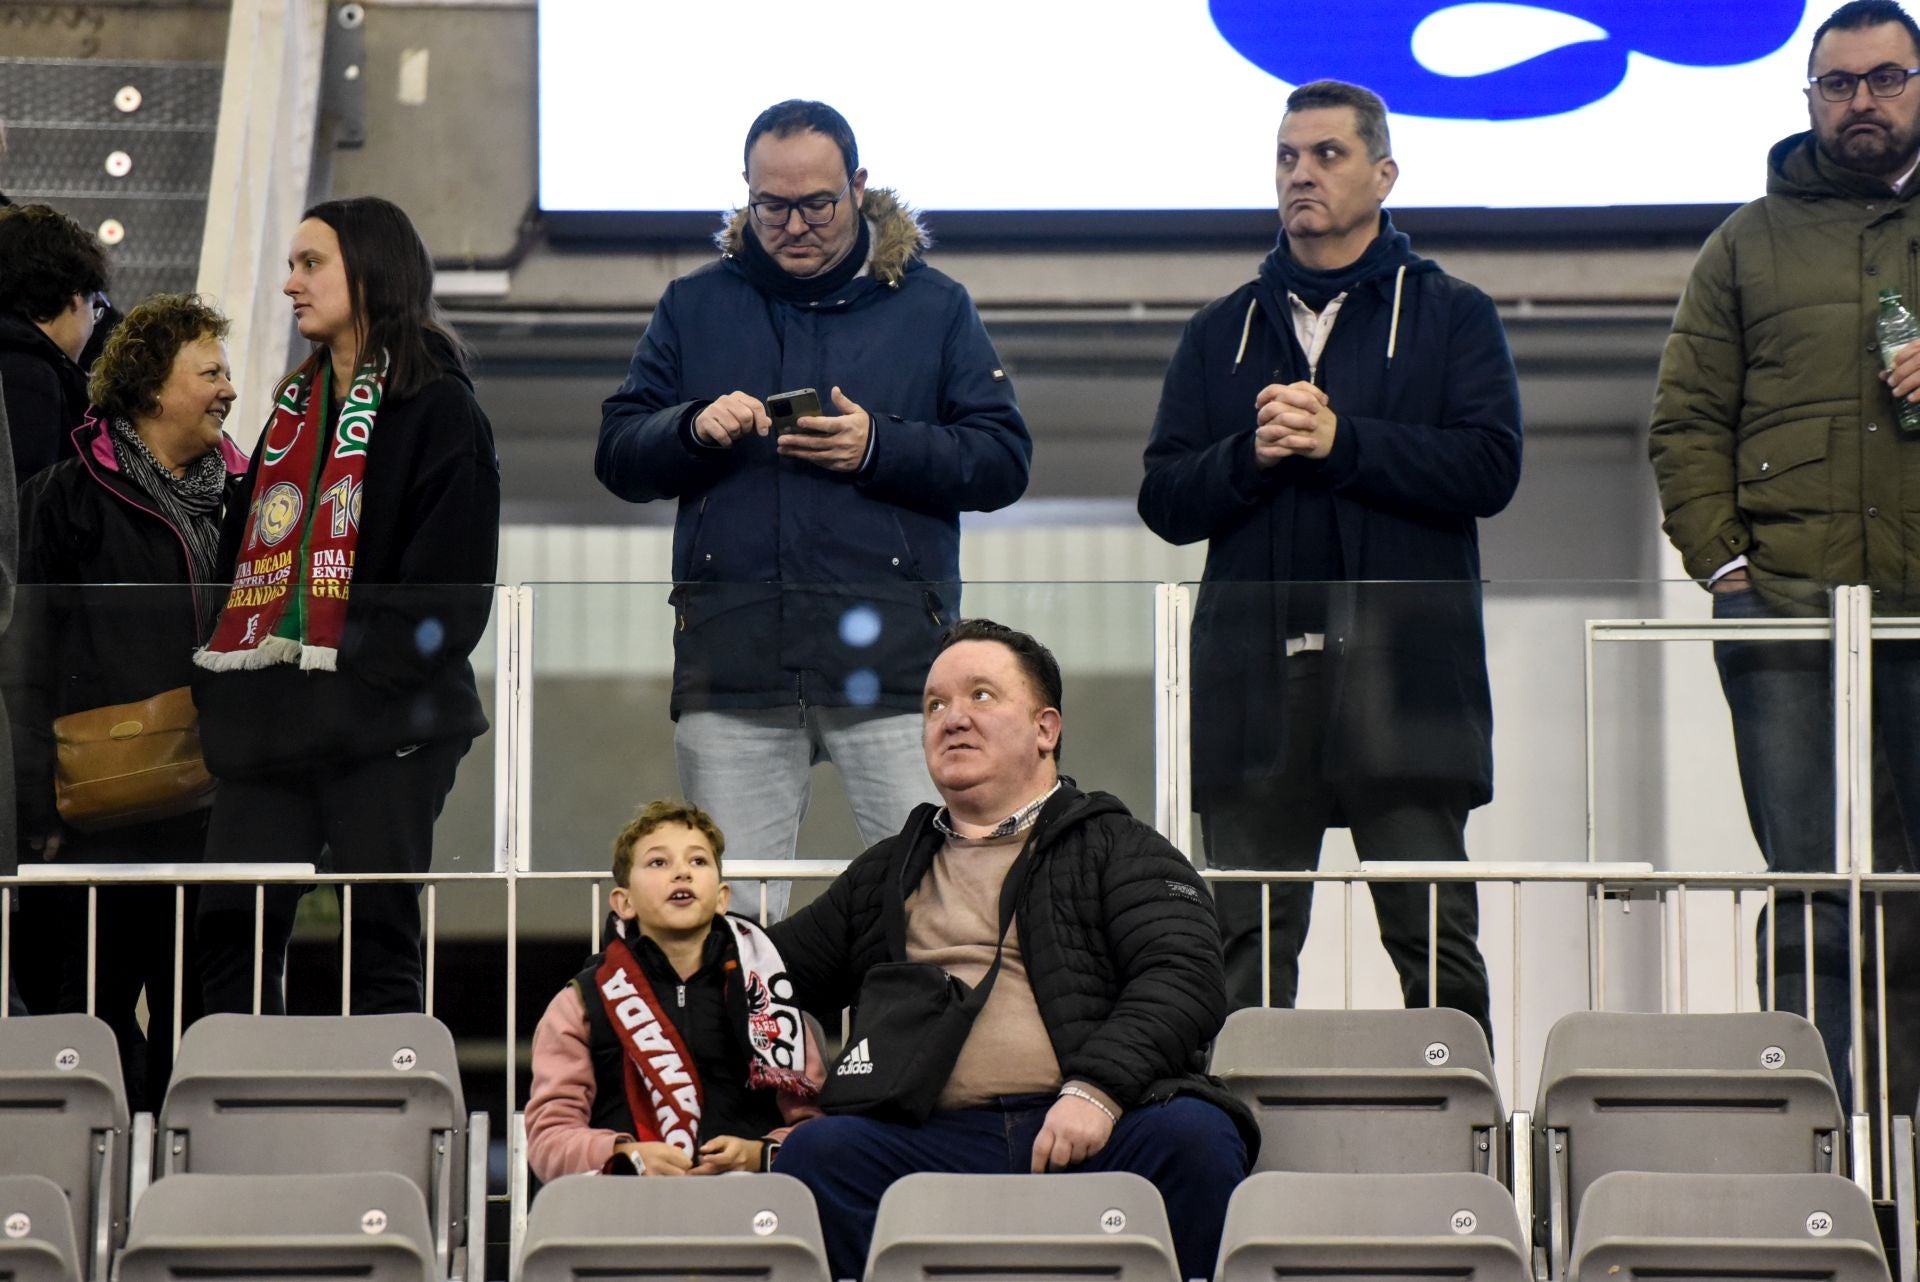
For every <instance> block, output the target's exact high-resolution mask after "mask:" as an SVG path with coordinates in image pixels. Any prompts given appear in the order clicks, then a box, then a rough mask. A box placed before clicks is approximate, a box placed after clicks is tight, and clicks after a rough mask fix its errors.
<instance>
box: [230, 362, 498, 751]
mask: <svg viewBox="0 0 1920 1282" xmlns="http://www.w3.org/2000/svg"><path fill="white" fill-rule="evenodd" d="M263 452H264V451H256V452H255V454H254V457H253V464H252V467H251V468H250V470H249V471H248V472H247V478H246V485H245V488H244V490H243V491H242V493H241V497H240V501H239V502H238V503H235V504H233V505H232V506H231V507H230V508H229V509H228V513H227V522H226V527H225V529H224V531H223V532H222V535H221V540H220V564H221V567H222V573H223V574H224V575H225V576H227V578H228V579H229V580H231V576H232V573H233V566H234V563H235V561H236V560H238V558H239V553H240V545H241V543H242V541H243V538H242V536H243V535H244V534H245V532H246V523H247V522H248V521H249V520H251V519H252V511H251V508H252V499H253V490H254V486H255V484H256V483H257V481H258V479H259V475H260V459H261V454H262V453H263ZM499 544H500V463H499V459H498V457H497V456H496V455H495V453H494V445H493V427H492V425H491V424H489V423H488V422H487V416H486V415H485V414H484V413H483V412H482V411H481V409H480V406H479V404H478V402H476V401H475V400H474V398H473V384H472V382H471V381H470V380H469V379H468V378H467V377H466V376H465V375H464V374H461V373H458V372H457V371H455V370H453V369H451V368H447V369H445V370H443V372H442V374H441V376H440V377H439V378H438V379H437V380H436V381H434V382H433V383H430V384H428V385H427V387H426V388H424V389H423V390H421V391H420V392H418V393H417V394H415V395H413V396H408V397H404V398H402V397H389V398H387V399H386V400H384V401H382V403H381V405H380V411H379V415H378V417H377V418H376V419H375V421H374V427H373V439H372V445H371V448H370V451H369V453H368V455H367V473H366V482H365V488H364V490H363V492H362V497H361V507H360V534H359V541H358V543H357V545H356V547H355V551H354V568H353V586H352V590H351V595H350V596H349V598H348V604H347V621H346V626H345V629H344V632H343V635H342V637H341V640H340V657H339V668H338V670H337V671H334V672H324V671H303V670H301V669H300V668H299V667H298V666H297V665H294V664H284V663H283V664H275V665H274V666H272V667H267V668H258V669H253V670H249V671H229V672H211V671H208V670H207V669H205V668H195V669H194V682H193V697H194V702H195V703H197V704H198V705H199V708H200V741H201V745H202V747H203V748H204V749H205V751H206V756H207V768H208V769H209V770H211V771H212V772H213V773H214V774H216V775H218V776H220V777H222V778H234V777H244V776H246V775H251V774H260V773H267V772H274V771H284V770H292V769H300V768H303V767H305V766H309V765H315V764H322V763H332V762H343V761H356V760H365V759H367V758H369V757H378V756H383V755H385V754H388V753H391V752H393V751H395V750H396V749H399V748H403V747H406V746H408V745H411V744H418V743H426V742H430V741H433V740H437V739H467V740H471V739H473V738H474V737H476V736H478V735H479V734H481V733H482V732H483V731H485V730H486V728H487V719H486V715H485V713H484V712H483V711H482V710H481V706H480V693H479V690H478V689H477V688H476V686H475V685H474V679H473V665H472V664H471V663H469V662H468V659H467V656H468V655H470V654H471V653H472V652H473V647H474V646H475V645H477V644H478V643H479V641H480V634H481V633H482V632H484V631H485V630H486V626H487V618H488V615H489V614H490V613H491V612H492V606H493V588H492V584H493V580H494V571H495V559H496V556H497V554H498V550H499Z"/></svg>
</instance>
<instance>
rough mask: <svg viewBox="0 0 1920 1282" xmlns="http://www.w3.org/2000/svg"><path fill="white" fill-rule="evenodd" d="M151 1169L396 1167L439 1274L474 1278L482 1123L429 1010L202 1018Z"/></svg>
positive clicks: (482, 1187) (177, 1077) (280, 1171)
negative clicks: (408, 1183)
mask: <svg viewBox="0 0 1920 1282" xmlns="http://www.w3.org/2000/svg"><path fill="white" fill-rule="evenodd" d="M159 1148H160V1174H161V1176H162V1178H161V1179H160V1180H158V1181H157V1182H156V1185H155V1186H156V1187H158V1184H160V1183H164V1182H165V1178H166V1177H170V1176H173V1175H176V1174H181V1173H189V1172H191V1173H197V1174H202V1175H292V1174H315V1175H318V1174H349V1173H353V1172H358V1171H393V1172H397V1173H398V1174H401V1175H404V1176H406V1177H407V1178H409V1179H411V1180H412V1181H413V1182H414V1183H415V1184H416V1185H417V1186H418V1187H419V1189H420V1192H421V1195H422V1196H423V1197H424V1198H425V1199H426V1204H427V1213H428V1217H429V1220H430V1222H431V1223H432V1225H433V1230H434V1236H433V1241H434V1255H435V1258H436V1259H437V1260H438V1262H439V1265H440V1271H441V1273H442V1274H443V1275H444V1274H447V1273H449V1272H450V1273H452V1274H453V1275H454V1276H460V1277H465V1276H476V1277H477V1276H478V1275H479V1273H480V1272H481V1270H480V1269H479V1268H478V1267H477V1266H478V1264H479V1257H480V1256H481V1255H482V1254H483V1252H481V1251H480V1250H478V1249H476V1250H473V1251H472V1252H471V1255H472V1257H473V1264H474V1266H475V1267H473V1268H471V1269H468V1268H466V1267H465V1264H466V1261H465V1260H464V1259H462V1258H461V1257H462V1253H461V1251H460V1249H459V1248H460V1246H461V1244H462V1242H463V1240H465V1237H464V1236H463V1233H464V1229H465V1226H466V1225H467V1223H468V1222H469V1221H472V1222H473V1229H472V1233H471V1239H472V1241H473V1242H474V1243H475V1244H476V1245H477V1244H478V1243H479V1242H480V1241H481V1239H482V1238H483V1237H484V1235H485V1234H484V1225H485V1223H486V1221H485V1210H486V1206H485V1195H486V1180H485V1177H484V1172H485V1161H486V1148H487V1121H486V1115H485V1114H484V1113H476V1114H473V1115H472V1117H468V1116H467V1114H466V1111H465V1104H464V1101H463V1098H462V1095H461V1091H460V1071H459V1065H458V1063H457V1062H456V1061H455V1058H454V1050H453V1036H452V1034H450V1033H449V1032H448V1031H447V1028H446V1025H444V1024H442V1023H441V1022H440V1021H439V1020H437V1019H434V1018H433V1017H432V1016H429V1015H352V1016H344V1015H341V1016H286V1015H209V1016H207V1017H206V1018H205V1019H202V1020H200V1021H199V1022H198V1023H196V1024H194V1025H193V1026H192V1027H191V1028H189V1029H187V1032H186V1035H185V1037H183V1038H182V1039H181V1043H180V1054H179V1057H178V1058H177V1060H176V1061H175V1064H174V1069H173V1083H172V1085H171V1086H170V1087H169V1088H168V1090H167V1099H166V1103H165V1104H164V1105H163V1106H162V1108H161V1113H160V1136H159Z"/></svg>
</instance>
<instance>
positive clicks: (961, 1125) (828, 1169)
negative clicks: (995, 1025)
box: [773, 1095, 1247, 1278]
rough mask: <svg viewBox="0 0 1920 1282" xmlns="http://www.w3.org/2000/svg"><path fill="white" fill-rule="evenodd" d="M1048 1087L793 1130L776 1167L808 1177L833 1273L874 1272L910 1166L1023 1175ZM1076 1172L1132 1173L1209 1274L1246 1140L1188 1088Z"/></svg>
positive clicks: (1184, 1268)
mask: <svg viewBox="0 0 1920 1282" xmlns="http://www.w3.org/2000/svg"><path fill="white" fill-rule="evenodd" d="M1053 1102H1054V1097H1053V1096H1051V1095H1010V1096H1006V1097H1004V1098H1002V1099H1001V1100H1000V1101H999V1102H998V1104H997V1106H993V1107H988V1108H967V1109H956V1110H954V1111H952V1112H946V1113H935V1114H934V1115H933V1116H932V1117H930V1118H928V1119H927V1120H926V1122H925V1123H923V1124H922V1125H919V1126H908V1125H904V1124H901V1123H896V1122H876V1121H874V1120H872V1119H870V1118H865V1117H816V1118H814V1119H813V1120H811V1121H808V1122H804V1123H802V1124H801V1125H799V1126H797V1127H795V1128H794V1130H793V1133H792V1135H790V1136H789V1137H788V1139H787V1142H786V1143H785V1144H783V1145H781V1147H780V1152H779V1154H778V1155H777V1156H776V1157H775V1159H774V1164H773V1168H774V1170H776V1171H779V1172H781V1173H782V1174H785V1175H791V1176H794V1177H795V1178H797V1179H798V1180H800V1182H801V1183H803V1184H805V1185H806V1186H807V1187H808V1188H809V1189H811V1190H812V1191H813V1200H814V1201H815V1202H816V1203H817V1204H818V1205H819V1207H820V1229H821V1233H822V1234H823V1235H824V1236H825V1238H826V1242H827V1264H828V1265H829V1266H830V1268H831V1270H832V1274H833V1276H834V1277H835V1278H858V1277H860V1276H862V1275H863V1274H864V1272H865V1270H866V1264H867V1249H868V1247H869V1246H870V1245H871V1244H872V1242H873V1222H874V1218H875V1216H876V1215H877V1214H878V1212H879V1208H880V1197H881V1195H882V1194H883V1193H885V1192H886V1191H887V1187H888V1186H889V1185H890V1184H892V1183H893V1182H894V1181H895V1180H897V1179H899V1178H900V1177H901V1176H903V1175H913V1174H916V1173H918V1172H921V1171H943V1172H947V1173H950V1174H959V1175H1024V1174H1026V1173H1027V1172H1028V1171H1030V1170H1032V1169H1033V1141H1034V1139H1035V1137H1036V1136H1038V1135H1039V1134H1040V1128H1041V1126H1042V1125H1044V1124H1045V1121H1046V1116H1047V1110H1048V1109H1049V1108H1051V1107H1052V1106H1053ZM1072 1169H1073V1170H1076V1171H1131V1172H1133V1173H1134V1174H1136V1175H1140V1176H1143V1177H1145V1178H1146V1179H1147V1180H1149V1181H1151V1182H1152V1183H1153V1185H1154V1187H1156V1188H1158V1189H1159V1190H1160V1198H1161V1200H1162V1201H1163V1202H1165V1203H1166V1207H1167V1223H1168V1224H1169V1225H1170V1226H1171V1228H1172V1230H1173V1246H1174V1253H1175V1254H1176V1255H1178V1256H1179V1259H1180V1276H1181V1277H1183V1278H1209V1277H1212V1276H1213V1266H1214V1263H1215V1260H1216V1258H1217V1257H1218V1256H1219V1254H1220V1230H1221V1228H1222V1227H1223V1226H1224V1224H1225V1223H1226V1218H1227V1199H1228V1198H1230V1197H1232V1196H1233V1190H1234V1188H1235V1186H1237V1185H1238V1184H1239V1183H1240V1181H1241V1180H1242V1179H1244V1178H1245V1177H1246V1174H1247V1149H1246V1145H1245V1143H1244V1142H1242V1140H1241V1139H1240V1132H1239V1131H1238V1130H1236V1129H1235V1128H1234V1125H1233V1119H1232V1118H1230V1117H1228V1116H1227V1115H1226V1113H1225V1112H1223V1111H1221V1110H1220V1109H1219V1108H1216V1107H1215V1106H1214V1105H1212V1104H1209V1103H1207V1102H1206V1101H1205V1100H1201V1099H1195V1098H1193V1097H1191V1096H1185V1095H1183V1096H1180V1097H1178V1098H1176V1099H1172V1100H1168V1101H1166V1102H1165V1103H1161V1104H1145V1105H1142V1106H1140V1107H1139V1108H1134V1109H1129V1110H1128V1111H1127V1112H1125V1113H1122V1114H1121V1115H1120V1124H1119V1125H1118V1126H1116V1127H1114V1129H1113V1134H1112V1135H1111V1136H1110V1137H1109V1138H1108V1140H1107V1144H1106V1147H1105V1148H1103V1149H1101V1150H1100V1151H1099V1152H1098V1153H1095V1154H1094V1155H1093V1156H1092V1157H1091V1158H1088V1159H1087V1160H1086V1161H1085V1162H1083V1163H1081V1164H1080V1165H1079V1166H1076V1167H1074V1168H1072Z"/></svg>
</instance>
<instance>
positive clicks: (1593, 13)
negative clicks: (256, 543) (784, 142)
mask: <svg viewBox="0 0 1920 1282" xmlns="http://www.w3.org/2000/svg"><path fill="white" fill-rule="evenodd" d="M1837 2H1838V0H1817V3H1815V4H1813V5H1806V4H1803V3H1800V0H1684V2H1683V0H1557V2H1556V3H1553V4H1550V5H1548V4H1542V5H1524V4H1488V3H1467V4H1453V5H1446V4H1434V3H1432V2H1431V0H1348V2H1347V3H1333V2H1332V0H1140V2H1139V3H1137V4H1113V3H1108V4H1080V3H1068V2H1067V0H966V3H934V2H931V0H831V2H829V3H801V2H798V0H786V2H783V3H765V2H763V0H725V2H724V3H717V4H716V3H708V2H705V0H701V2H694V0H539V4H540V7H539V40H540V198H541V205H542V207H543V208H545V209H547V210H550V211H623V212H681V213H687V212H699V213H703V214H711V213H712V212H713V211H715V210H719V209H723V208H727V207H730V206H732V205H734V204H737V203H738V202H739V201H740V200H741V199H742V192H743V190H744V188H743V185H742V183H741V181H740V168H741V164H740V144H741V140H742V138H743V136H744V135H745V133H746V129H747V126H748V125H749V124H750V123H751V122H752V120H753V117H754V116H755V115H756V114H757V113H758V112H759V110H760V109H761V108H763V107H765V106H768V105H769V104H771V103H774V102H777V101H779V100H781V99H783V98H792V97H803V98H819V99H823V100H825V101H827V102H830V103H832V104H833V105H834V106H836V107H838V108H839V109H840V110H841V111H842V112H844V113H845V114H846V116H847V118H848V120H849V121H850V122H851V123H852V125H853V127H854V130H855V132H856V134H857V135H858V136H859V139H860V148H861V160H862V162H863V163H864V164H865V165H866V166H867V168H868V170H869V172H870V174H871V181H872V182H874V183H875V184H878V185H881V186H887V187H893V188H895V189H897V190H898V191H900V192H901V194H902V195H904V196H905V197H906V198H907V199H909V200H910V201H912V202H913V203H914V204H916V205H918V206H919V207H920V208H922V209H930V210H943V211H970V210H978V211H1016V210H1018V211H1049V210H1066V211H1090V210H1141V211H1150V210H1179V211H1206V210H1259V209H1270V208H1272V205H1273V200H1274V194H1273V168H1272V154H1273V138H1274V130H1275V127H1276V125H1277V123H1278V118H1279V115H1280V111H1281V107H1282V105H1283V103H1284V100H1285V98H1286V94H1287V92H1288V91H1289V89H1290V88H1291V87H1292V86H1294V85H1297V84H1300V83H1302V82H1304V81H1307V80H1312V79H1316V78H1319V77H1323V76H1330V77H1336V78H1339V79H1345V80H1353V81H1358V82H1360V83H1363V84H1366V85H1368V86H1370V87H1371V88H1373V89H1375V90H1377V91H1378V92H1379V93H1380V94H1381V95H1382V96H1383V97H1384V98H1385V99H1386V100H1387V104H1388V106H1389V108H1390V109H1391V110H1392V112H1393V117H1392V126H1393V136H1394V153H1395V155H1396V157H1397V158H1398V159H1399V161H1400V166H1401V177H1400V183H1399V186H1398V188H1397V189H1396V191H1395V192H1394V195H1393V199H1392V202H1391V203H1392V204H1393V205H1394V206H1395V207H1398V208H1402V209H1412V208H1424V209H1458V208H1496V209H1541V208H1570V207H1595V206H1620V205H1629V206H1645V205H1716V204H1727V203H1732V202H1737V201H1743V200H1748V199H1751V198H1753V197H1755V196H1757V195H1759V194H1761V192H1762V190H1763V187H1764V182H1765V158H1766V152H1767V148H1768V147H1769V146H1770V145H1771V144H1772V143H1774V142H1775V141H1776V140H1778V139H1779V138H1781V137H1784V136H1785V135H1787V134H1789V133H1793V132H1795V131H1797V130H1800V129H1804V128H1806V119H1807V117H1806V100H1805V98H1804V97H1803V95H1802V93H1801V90H1802V87H1803V86H1804V84H1805V76H1806V56H1807V45H1808V41H1809V40H1810V39H1811V36H1812V33H1813V30H1814V28H1815V27H1817V26H1818V25H1819V22H1820V20H1821V18H1823V17H1824V16H1825V15H1826V14H1827V13H1828V12H1829V11H1830V10H1831V9H1832V7H1833V6H1834V5H1835V4H1836V3H1837ZM1909 92H1915V91H1914V90H1909Z"/></svg>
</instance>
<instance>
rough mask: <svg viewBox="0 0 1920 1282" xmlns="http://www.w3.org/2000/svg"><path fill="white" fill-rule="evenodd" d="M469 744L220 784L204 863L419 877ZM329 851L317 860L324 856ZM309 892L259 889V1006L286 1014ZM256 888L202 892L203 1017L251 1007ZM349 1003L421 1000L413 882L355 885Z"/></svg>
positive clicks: (390, 1007) (399, 1006) (375, 1009)
mask: <svg viewBox="0 0 1920 1282" xmlns="http://www.w3.org/2000/svg"><path fill="white" fill-rule="evenodd" d="M471 742H472V741H471V740H466V739H452V740H440V741H437V742H433V743H426V744H422V745H420V747H418V748H416V749H414V750H413V751H411V752H407V753H405V754H404V755H399V754H393V755H388V756H382V757H373V758H367V759H362V760H359V761H347V762H342V763H340V764H338V765H322V766H318V767H315V768H313V769H311V770H308V771H305V772H301V773H297V774H284V775H266V776H256V777H253V778H247V779H233V780H223V781H222V782H221V784H220V791H219V793H218V794H217V796H216V797H215V799H214V803H213V823H212V827H211V830H210V832H209V833H208V836H207V859H208V860H209V861H210V862H214V863H314V864H316V865H318V866H320V867H321V868H322V870H324V871H326V872H329V873H340V874H348V875H352V874H358V873H414V874H425V873H426V872H427V870H428V868H429V867H431V866H432V863H433V824H434V821H435V820H436V819H438V818H439V817H440V808H441V806H443V805H444V804H445V803H446V799H447V793H448V792H449V791H451V790H452V788H453V779H454V772H455V771H456V770H457V769H458V767H459V765H460V759H461V758H462V757H464V756H465V755H466V752H467V748H468V747H469V746H470V744H471ZM323 850H324V851H325V852H326V857H325V858H324V859H323V858H322V851H323ZM307 889H308V888H307V887H303V886H269V887H267V888H266V895H265V899H266V907H265V923H264V932H263V939H262V947H261V953H260V956H259V964H260V967H261V975H260V1010H261V1013H262V1014H267V1015H284V1014H285V1013H286V1009H287V999H286V967H287V943H288V941H289V940H290V939H291V938H292V936H293V921H294V911H295V909H296V908H297V907H298V906H299V902H300V897H301V896H302V895H303V894H304V893H305V892H306V890H307ZM253 919H254V888H253V887H252V886H246V885H240V884H232V883H230V884H225V885H209V886H207V887H206V888H205V890H204V891H202V893H201V896H200V915H199V946H200V959H201V973H202V975H203V977H204V980H205V985H206V1008H207V1011H208V1012H209V1013H215V1012H226V1011H237V1012H241V1013H245V1012H249V1011H251V1010H252V1009H253V967H254V962H255V954H254V948H253V924H254V921H253ZM352 945H353V956H352V967H353V970H352V975H351V977H350V983H349V1001H350V1009H351V1010H352V1012H353V1013H354V1014H356V1015H375V1014H393V1013H397V1012H405V1011H417V1010H422V1009H424V1008H425V1005H426V986H425V980H426V961H425V957H424V955H423V953H422V952H421V946H420V888H419V887H418V886H409V885H399V884H392V883H384V884H382V883H376V884H373V885H363V886H356V887H355V888H354V892H353V927H352Z"/></svg>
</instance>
